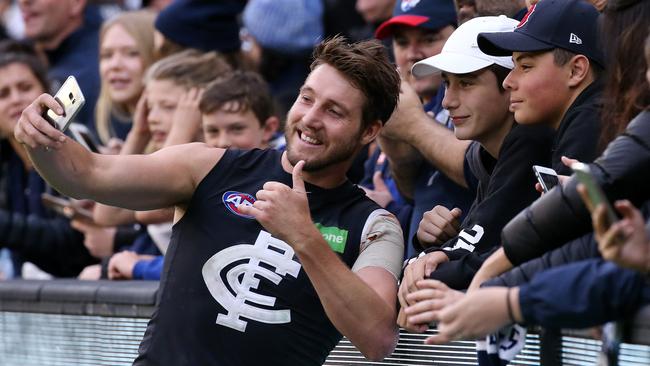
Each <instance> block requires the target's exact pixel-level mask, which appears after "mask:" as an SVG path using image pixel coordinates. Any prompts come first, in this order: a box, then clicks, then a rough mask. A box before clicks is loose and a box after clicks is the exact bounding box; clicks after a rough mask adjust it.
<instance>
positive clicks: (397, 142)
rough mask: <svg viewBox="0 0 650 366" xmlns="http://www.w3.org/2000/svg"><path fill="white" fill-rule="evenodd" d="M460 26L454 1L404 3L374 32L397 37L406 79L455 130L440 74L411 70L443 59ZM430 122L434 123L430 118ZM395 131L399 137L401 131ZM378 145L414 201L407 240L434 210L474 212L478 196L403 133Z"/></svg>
mask: <svg viewBox="0 0 650 366" xmlns="http://www.w3.org/2000/svg"><path fill="white" fill-rule="evenodd" d="M456 24H457V15H456V8H455V6H454V2H453V1H452V0H429V1H406V0H403V1H397V3H396V4H395V9H394V11H393V17H392V18H391V19H389V20H387V21H386V22H384V23H383V24H382V25H380V26H379V28H377V31H376V33H375V36H376V37H377V38H379V39H382V38H386V37H390V36H392V37H393V52H394V54H395V62H396V63H397V66H398V67H399V70H400V73H401V74H402V77H403V78H404V79H405V80H406V81H407V82H408V83H409V84H410V85H412V86H413V88H414V89H415V92H416V93H417V95H418V96H419V97H420V98H421V99H422V100H423V101H424V103H425V107H424V109H425V110H426V111H427V112H431V114H433V115H434V116H436V118H435V119H436V120H437V121H438V122H440V123H442V124H445V125H446V127H447V128H451V127H452V126H451V123H450V122H449V119H448V116H447V113H446V111H444V110H443V108H442V106H441V101H442V95H443V94H442V93H441V90H439V87H440V83H441V79H440V75H431V76H429V77H424V78H416V77H414V76H413V75H412V74H411V68H412V67H413V64H415V63H416V62H418V61H421V60H423V59H425V58H427V57H431V56H434V55H437V54H439V53H440V50H441V49H442V46H443V45H444V44H445V42H446V41H447V38H449V35H451V33H452V32H453V31H454V29H455V27H456ZM418 104H419V103H418ZM418 108H419V109H422V105H420V104H419V106H418ZM406 117H407V118H408V116H406ZM429 123H431V124H433V123H435V122H434V121H431V119H429ZM393 131H396V132H399V131H398V130H396V129H393ZM402 132H406V131H402ZM454 140H455V141H456V142H457V143H458V145H459V146H458V149H459V150H462V151H465V149H467V143H465V142H460V141H458V140H456V139H454ZM379 143H380V146H381V149H382V151H383V152H384V153H385V154H386V156H387V157H388V161H389V164H390V167H391V173H392V177H393V178H394V179H395V181H396V183H397V186H398V188H399V190H400V193H402V195H403V196H404V197H405V198H407V199H412V200H413V213H412V216H411V219H410V224H409V234H408V236H407V237H408V238H412V237H413V236H415V232H416V230H417V227H418V223H419V222H420V220H421V219H422V215H423V213H424V212H425V211H426V210H429V209H430V208H431V207H433V206H435V205H441V206H445V207H448V208H449V209H452V208H454V207H460V208H461V209H462V211H466V209H467V208H469V206H470V205H471V203H472V200H473V199H474V192H470V191H469V190H467V189H466V188H465V187H462V186H460V185H459V184H458V183H457V181H455V180H452V179H450V177H447V176H445V175H444V174H442V173H441V172H439V171H438V170H437V169H435V167H434V166H432V165H431V164H429V163H430V160H429V159H428V158H427V157H426V155H425V154H424V153H423V152H422V151H420V150H419V148H418V147H417V146H415V145H413V143H412V141H410V140H408V139H407V138H406V136H404V135H403V134H400V133H395V134H387V135H384V136H383V138H381V139H380V141H379ZM421 249H422V248H414V247H413V246H407V256H408V257H410V256H412V255H414V254H415V252H416V251H419V250H421Z"/></svg>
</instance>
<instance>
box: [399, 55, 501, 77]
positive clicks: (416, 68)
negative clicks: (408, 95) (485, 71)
mask: <svg viewBox="0 0 650 366" xmlns="http://www.w3.org/2000/svg"><path fill="white" fill-rule="evenodd" d="M492 64H494V62H493V61H491V60H484V59H480V58H476V57H472V56H468V55H461V54H458V53H453V52H445V53H441V54H438V55H435V56H431V57H429V58H426V59H424V60H422V61H418V62H416V63H415V65H413V68H412V69H411V73H412V74H413V75H414V76H415V77H417V78H420V77H425V76H429V75H433V74H438V73H440V72H443V71H444V72H448V73H452V74H468V73H470V72H474V71H477V70H480V69H482V68H485V67H488V66H490V65H492Z"/></svg>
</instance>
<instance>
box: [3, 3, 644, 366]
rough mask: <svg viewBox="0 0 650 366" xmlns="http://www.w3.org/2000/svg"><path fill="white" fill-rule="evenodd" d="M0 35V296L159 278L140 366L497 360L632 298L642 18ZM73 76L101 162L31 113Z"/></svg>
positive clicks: (138, 27) (219, 16) (83, 9)
mask: <svg viewBox="0 0 650 366" xmlns="http://www.w3.org/2000/svg"><path fill="white" fill-rule="evenodd" d="M0 13H1V14H0V20H1V25H2V27H0V39H1V40H0V189H1V190H2V191H1V194H0V248H1V249H0V278H1V279H3V280H5V279H20V278H27V279H29V278H68V277H74V278H78V279H80V280H100V279H110V280H131V279H141V280H161V288H160V291H159V297H158V299H157V306H158V310H157V311H156V314H155V315H154V317H153V319H152V320H151V322H150V324H149V327H148V329H147V333H146V334H145V338H144V340H143V343H142V346H141V349H140V356H139V357H138V359H136V361H135V363H136V364H138V365H140V364H142V365H145V364H151V363H156V362H160V363H163V364H211V363H216V364H253V363H255V362H258V361H259V360H262V359H264V362H263V363H265V364H276V363H277V364H281V363H282V362H287V360H293V361H295V362H296V363H301V364H319V362H320V363H322V362H323V361H324V359H325V357H326V356H327V354H328V352H329V351H330V350H331V348H333V347H334V345H336V342H337V341H338V340H339V339H340V337H341V335H345V336H347V337H348V338H349V339H350V340H351V341H352V342H353V344H354V345H355V346H356V347H357V348H358V349H359V350H361V351H362V353H363V354H364V355H365V356H366V357H368V358H369V359H381V358H383V357H385V356H387V355H388V354H390V353H391V352H392V351H393V349H394V347H395V339H396V335H397V332H396V330H397V328H398V326H399V327H402V328H404V329H405V330H407V331H410V332H420V333H421V332H424V331H426V330H428V329H429V328H430V327H431V326H432V325H434V324H435V325H436V326H437V329H438V333H437V334H436V335H433V336H431V337H429V338H428V339H427V340H426V342H427V343H436V344H438V343H447V342H450V341H454V340H460V339H470V340H477V351H478V354H479V361H480V363H481V364H482V365H490V364H500V363H502V362H508V361H509V360H511V359H512V358H513V357H514V356H515V354H516V353H517V352H518V350H520V349H521V348H522V347H523V342H524V341H525V333H526V326H529V325H541V326H544V327H551V328H562V327H574V328H575V327H579V328H585V327H592V326H600V325H603V324H604V323H607V322H610V321H617V320H621V319H623V318H624V317H626V316H629V315H630V314H633V313H634V312H635V311H636V310H638V308H639V307H641V306H643V305H645V304H647V303H649V302H650V286H648V282H647V274H648V272H649V271H650V231H649V230H650V221H648V214H649V213H650V211H649V210H648V207H650V206H648V192H650V190H648V189H647V186H646V184H647V182H648V180H647V175H648V172H650V127H648V126H649V123H650V120H649V118H650V117H649V116H650V115H648V108H650V2H648V1H644V0H589V1H587V0H540V1H530V0H527V1H523V0H500V1H495V0H456V1H454V0H375V1H373V0H357V1H356V2H349V1H345V0H286V1H284V0H283V1H276V0H248V1H238V0H223V1H219V2H215V1H208V0H171V1H114V2H111V1H90V0H17V1H0ZM70 75H72V76H74V77H75V78H76V80H77V82H78V83H79V86H80V88H81V90H82V92H83V94H84V96H85V105H84V106H83V108H82V109H81V111H80V113H79V114H78V115H77V116H76V117H75V121H74V123H75V124H77V125H79V126H81V127H79V128H82V127H83V128H84V129H85V130H87V133H88V137H87V139H90V140H91V142H92V141H94V144H96V145H97V150H98V151H95V152H91V151H89V150H88V149H86V148H85V147H82V146H81V145H79V144H77V143H76V142H74V139H75V138H79V137H78V135H75V134H70V133H69V132H66V133H67V136H65V135H64V134H62V133H61V131H58V130H56V129H55V128H54V127H52V126H50V125H49V124H47V122H46V121H45V120H44V119H43V118H42V117H41V115H42V114H43V112H45V111H46V109H48V108H49V109H52V110H53V111H54V112H55V113H57V112H58V109H59V108H58V104H57V102H56V101H55V100H54V98H52V95H54V94H55V93H56V91H57V89H58V88H59V87H60V86H61V85H62V82H63V81H64V80H65V79H66V78H67V77H68V76H70ZM88 143H89V141H86V142H85V143H84V144H86V145H87V144H88ZM91 145H92V144H91ZM579 163H584V164H586V165H587V166H588V167H589V169H590V171H591V173H592V175H593V177H594V179H595V181H596V183H597V185H598V186H600V188H601V189H602V191H603V192H604V195H605V197H606V198H607V200H608V201H609V202H611V206H612V207H613V210H614V212H615V215H616V219H615V220H613V219H612V218H611V215H610V216H608V212H607V208H606V207H605V206H606V203H605V204H603V203H601V204H594V203H593V202H592V199H593V195H590V192H588V191H587V188H589V187H585V186H584V185H582V184H580V181H579V180H578V179H577V177H576V176H574V175H573V170H572V167H576V166H577V164H579ZM535 165H536V166H543V167H548V168H552V169H553V170H555V172H556V173H557V175H558V178H559V184H558V185H557V186H555V187H554V188H552V189H550V190H548V191H544V190H542V187H541V185H540V184H539V183H537V179H536V177H535V175H534V173H533V169H532V167H533V166H535ZM643 187H646V188H643ZM52 195H53V196H58V197H60V198H63V199H64V201H62V202H64V203H62V204H60V205H63V206H64V207H57V206H56V205H54V204H52V201H51V200H48V199H44V196H45V198H47V197H49V196H52ZM224 208H225V209H224ZM219 210H221V211H223V212H221V211H219ZM233 218H234V219H236V220H235V221H233ZM237 220H238V221H237ZM314 234H315V235H314ZM243 245H247V246H249V247H250V248H249V249H245V248H242V246H243ZM266 246H267V247H266ZM242 263H244V264H242ZM296 268H297V269H296ZM279 283H280V284H281V285H278V284H279ZM276 287H277V289H276ZM177 313H182V316H180V317H176V314H177ZM217 314H218V316H217ZM215 317H216V324H215ZM287 324H290V325H287ZM173 329H179V332H180V333H179V334H180V336H179V337H178V338H179V339H178V340H175V341H168V340H167V338H164V336H161V335H160V334H165V333H167V332H169V331H172V330H173ZM269 335H270V336H271V337H274V338H275V339H273V341H268V342H267V344H266V345H265V346H264V347H263V348H262V351H261V352H260V353H259V354H251V353H247V352H246V347H245V345H246V342H250V341H251V339H253V340H254V341H256V340H258V337H265V338H266V337H269ZM506 340H507V341H508V342H510V341H512V340H514V341H515V342H514V343H513V345H510V346H508V347H507V349H506V347H505V346H504V343H505V341H506ZM287 344H291V346H290V347H289V346H287ZM265 355H267V356H265ZM264 357H268V359H266V358H264Z"/></svg>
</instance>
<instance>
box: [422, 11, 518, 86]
mask: <svg viewBox="0 0 650 366" xmlns="http://www.w3.org/2000/svg"><path fill="white" fill-rule="evenodd" d="M517 24H519V22H518V21H516V20H514V19H510V18H508V17H506V16H505V15H499V16H498V17H494V16H490V17H478V18H473V19H470V20H468V21H467V22H465V23H463V24H462V25H461V26H460V27H458V29H456V30H455V31H454V33H452V34H451V36H449V39H448V40H447V42H446V43H445V45H444V47H442V51H441V52H440V53H439V54H437V55H435V56H431V57H429V58H426V59H424V60H422V61H419V62H416V63H415V65H413V68H412V69H411V73H412V74H413V75H415V77H423V76H427V75H431V74H437V73H440V72H441V71H444V72H449V73H452V74H467V73H470V72H474V71H477V70H480V69H482V68H485V67H488V66H490V65H493V64H497V65H499V66H503V67H505V68H507V69H512V68H513V67H514V65H513V64H512V57H510V56H506V57H497V56H490V55H486V54H485V53H483V52H481V50H480V49H479V48H478V42H477V40H476V39H477V37H478V34H479V33H483V32H512V31H513V30H514V29H515V27H516V26H517Z"/></svg>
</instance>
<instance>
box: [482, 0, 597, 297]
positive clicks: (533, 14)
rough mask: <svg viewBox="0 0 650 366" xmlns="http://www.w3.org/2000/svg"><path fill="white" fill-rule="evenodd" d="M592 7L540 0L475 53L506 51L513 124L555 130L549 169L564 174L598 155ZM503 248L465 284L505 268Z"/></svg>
mask: <svg viewBox="0 0 650 366" xmlns="http://www.w3.org/2000/svg"><path fill="white" fill-rule="evenodd" d="M598 16H599V13H598V11H597V10H596V9H595V8H594V7H593V6H592V5H591V4H589V3H587V2H584V1H581V0H570V1H564V0H562V1H560V0H544V1H541V2H539V3H537V4H535V5H534V6H532V7H531V8H530V9H529V10H528V13H527V14H526V16H524V18H523V20H522V21H521V23H520V24H519V25H518V26H517V28H516V29H515V30H514V31H513V32H501V33H482V34H479V36H478V46H479V48H480V49H481V51H483V52H485V53H487V54H490V55H500V56H509V55H512V59H513V61H514V64H515V67H514V69H513V70H512V72H510V74H509V75H508V77H507V78H506V79H505V81H504V82H503V85H504V86H505V87H506V89H508V90H510V110H511V111H513V112H514V114H515V120H516V121H517V122H518V123H521V124H526V125H532V124H543V125H547V126H550V127H552V128H553V129H555V130H556V131H557V132H556V136H555V141H554V143H553V156H552V161H551V164H552V167H553V169H555V170H556V171H557V172H558V174H563V175H570V174H571V170H570V169H569V167H568V166H566V165H565V164H564V163H563V162H562V157H569V158H573V159H577V160H579V161H583V162H591V161H593V160H594V159H595V158H596V157H597V156H598V155H597V154H598V153H599V151H598V150H599V149H598V138H599V135H600V116H599V114H600V104H601V100H600V98H601V90H602V82H601V80H600V78H599V76H600V74H601V71H602V67H603V66H604V61H603V57H604V56H603V53H602V52H601V49H600V48H599V41H598V34H599V33H598ZM512 267H513V266H512V263H511V261H510V260H509V259H508V258H507V257H506V255H505V252H504V250H503V248H499V249H498V250H497V251H496V252H495V253H494V254H493V255H492V256H490V257H489V258H488V259H486V261H485V263H484V265H483V266H482V267H481V269H480V271H478V272H477V274H476V276H475V278H474V279H473V280H472V286H471V288H475V287H478V286H479V285H480V284H481V283H482V282H484V281H485V280H487V279H489V278H491V277H494V276H496V275H498V274H500V273H502V272H504V271H506V270H508V269H510V268H512Z"/></svg>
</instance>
